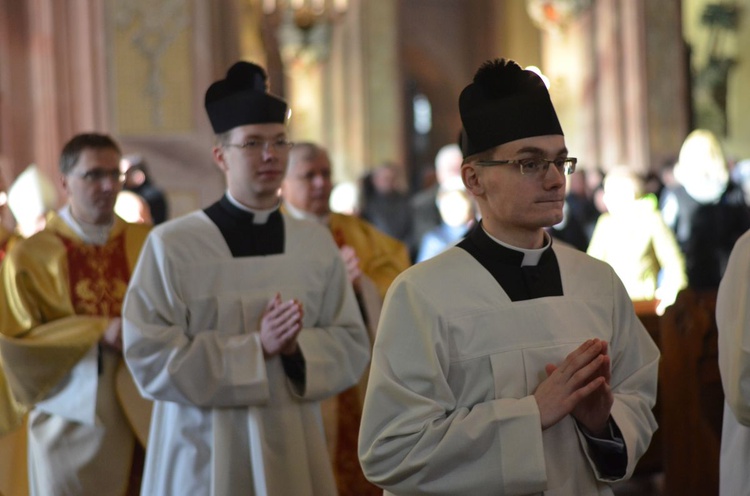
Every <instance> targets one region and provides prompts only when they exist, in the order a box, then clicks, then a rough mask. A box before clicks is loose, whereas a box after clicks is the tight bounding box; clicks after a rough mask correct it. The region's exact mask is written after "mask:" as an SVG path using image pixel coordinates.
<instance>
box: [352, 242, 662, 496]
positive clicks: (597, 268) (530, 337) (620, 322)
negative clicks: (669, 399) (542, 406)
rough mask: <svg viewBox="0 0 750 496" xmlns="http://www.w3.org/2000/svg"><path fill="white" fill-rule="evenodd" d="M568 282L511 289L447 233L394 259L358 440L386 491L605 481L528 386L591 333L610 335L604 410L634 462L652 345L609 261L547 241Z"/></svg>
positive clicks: (649, 386)
mask: <svg viewBox="0 0 750 496" xmlns="http://www.w3.org/2000/svg"><path fill="white" fill-rule="evenodd" d="M552 249H554V252H555V254H556V256H557V260H558V262H559V266H560V275H561V280H562V287H563V292H564V296H550V297H542V298H536V299H529V300H524V301H511V300H510V298H509V297H508V295H507V294H506V292H505V291H504V290H503V288H502V287H501V286H500V284H498V282H497V281H496V280H495V278H493V276H492V275H491V274H490V272H488V270H487V269H486V268H485V267H484V266H482V265H481V264H480V263H479V262H478V261H477V260H476V259H475V258H474V257H472V255H470V254H469V253H468V252H467V251H465V250H464V249H462V248H458V247H454V248H450V249H449V250H448V251H446V252H444V253H443V254H441V255H438V256H437V257H436V258H433V259H430V260H427V261H425V262H422V263H420V264H417V265H415V266H414V267H412V268H410V269H408V270H407V271H405V272H404V273H402V274H401V275H400V276H399V277H398V278H397V279H396V280H395V281H394V283H393V285H392V286H391V288H390V290H389V291H388V294H387V296H386V300H385V304H384V307H383V312H382V314H381V318H380V325H379V327H378V333H377V338H376V340H375V346H374V350H373V360H372V365H371V368H370V379H369V383H368V386H367V396H366V399H365V406H364V414H363V418H362V428H361V430H360V439H359V454H360V460H361V462H362V466H363V468H364V471H365V475H367V477H368V478H369V479H370V480H371V481H372V482H374V483H376V484H378V485H380V486H381V487H383V488H385V489H386V490H387V491H386V494H396V495H402V494H403V495H406V494H420V495H438V494H440V495H457V494H461V495H500V494H502V495H509V494H514V495H528V494H545V495H556V496H570V495H576V496H592V495H605V494H607V495H609V494H612V492H611V489H610V488H609V485H608V484H607V482H609V480H608V478H607V477H605V476H603V475H602V474H600V473H599V471H598V469H597V467H596V465H595V463H594V461H593V459H592V456H591V454H590V451H589V445H588V442H587V441H586V440H585V438H584V436H583V434H582V433H581V432H580V431H579V429H578V428H577V426H576V423H575V421H574V420H573V418H572V417H571V416H567V417H565V418H563V419H562V420H561V421H560V422H558V423H557V424H556V425H554V426H552V427H550V428H548V429H546V430H544V431H542V429H541V421H540V417H539V409H538V407H537V403H536V401H535V399H534V397H533V392H534V391H535V390H536V388H537V386H538V385H539V383H540V382H541V381H542V380H543V379H544V378H545V377H546V373H545V365H546V364H548V363H554V364H559V363H560V362H562V361H563V360H564V359H565V357H566V356H567V355H568V354H569V353H570V352H572V351H573V350H574V349H576V348H577V347H578V346H579V345H581V344H582V343H583V342H584V341H586V340H587V339H591V338H600V339H602V340H605V341H607V342H608V343H609V355H610V357H611V363H612V379H611V385H612V389H613V392H614V396H615V401H614V405H613V407H612V412H611V415H612V418H613V420H614V422H615V423H616V424H617V426H618V427H619V429H620V430H621V432H622V438H623V440H624V442H625V447H626V451H627V469H626V475H625V476H626V477H627V476H629V475H630V474H632V472H633V469H634V467H635V464H636V462H637V460H638V458H639V457H640V456H641V455H642V454H643V453H644V451H645V450H646V448H647V447H648V444H649V442H650V439H651V436H652V434H653V432H654V430H655V429H656V422H655V420H654V417H653V415H652V413H651V408H652V407H653V405H654V402H655V399H656V379H657V366H658V360H659V351H658V349H657V348H656V345H655V344H654V343H653V341H652V340H651V338H650V337H649V335H648V334H647V332H646V330H645V329H644V328H643V326H642V324H641V323H640V321H639V320H638V317H637V316H636V315H635V313H634V311H633V306H632V303H631V302H630V299H629V298H628V295H627V293H626V291H625V288H624V287H623V285H622V283H621V282H620V280H619V279H618V278H617V276H616V275H615V274H614V272H613V271H612V269H611V268H610V267H609V266H608V265H606V264H604V263H602V262H599V261H597V260H594V259H592V258H591V257H588V256H587V255H585V254H583V253H581V252H578V251H576V250H573V249H571V248H567V247H564V246H560V245H559V244H555V245H554V246H553V248H552Z"/></svg>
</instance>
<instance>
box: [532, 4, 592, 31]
mask: <svg viewBox="0 0 750 496" xmlns="http://www.w3.org/2000/svg"><path fill="white" fill-rule="evenodd" d="M591 4H592V0H526V11H527V12H528V13H529V17H531V20H532V21H534V24H536V25H537V27H539V28H540V29H543V30H545V31H551V32H558V31H560V30H562V29H564V28H565V27H566V26H567V25H568V24H569V23H570V22H571V21H573V20H574V19H576V18H577V17H578V16H579V15H581V13H583V12H584V11H585V10H586V9H588V8H589V7H590V6H591Z"/></svg>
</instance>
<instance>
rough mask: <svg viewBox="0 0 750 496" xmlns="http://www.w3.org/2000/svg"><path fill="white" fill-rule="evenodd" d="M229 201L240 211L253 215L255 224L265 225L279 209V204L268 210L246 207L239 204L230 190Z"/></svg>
mask: <svg viewBox="0 0 750 496" xmlns="http://www.w3.org/2000/svg"><path fill="white" fill-rule="evenodd" d="M227 199H228V200H229V203H231V204H232V205H234V206H235V207H237V208H239V209H240V210H242V211H244V212H249V213H251V214H253V224H265V223H266V222H268V218H269V217H270V216H271V214H272V213H274V212H275V211H277V210H278V209H279V204H278V203H277V204H276V205H275V206H274V207H273V208H269V209H267V210H259V209H255V208H250V207H246V206H245V205H243V204H242V203H240V202H238V201H237V200H236V199H235V198H234V197H233V196H232V193H230V192H229V190H227Z"/></svg>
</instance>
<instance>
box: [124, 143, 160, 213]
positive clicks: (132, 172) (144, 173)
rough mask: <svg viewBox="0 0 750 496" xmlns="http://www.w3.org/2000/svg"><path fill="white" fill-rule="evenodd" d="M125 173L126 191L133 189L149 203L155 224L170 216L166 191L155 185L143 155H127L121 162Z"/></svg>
mask: <svg viewBox="0 0 750 496" xmlns="http://www.w3.org/2000/svg"><path fill="white" fill-rule="evenodd" d="M120 167H121V169H122V171H123V172H124V173H125V184H124V186H123V189H124V190H125V191H132V192H133V193H135V194H137V195H139V196H141V197H142V198H143V199H144V200H146V203H148V210H149V213H150V216H151V219H152V222H153V224H154V225H156V224H161V223H162V222H164V221H165V220H167V219H168V218H169V205H168V203H167V198H166V196H165V195H164V192H163V191H162V190H161V189H160V188H158V187H156V185H154V183H153V181H152V180H151V176H150V174H149V169H148V165H147V164H146V159H145V158H143V156H142V155H138V154H131V155H125V156H124V157H123V158H122V161H121V163H120Z"/></svg>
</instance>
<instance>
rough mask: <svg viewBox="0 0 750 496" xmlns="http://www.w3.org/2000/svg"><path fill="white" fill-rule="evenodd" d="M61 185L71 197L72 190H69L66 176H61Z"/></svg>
mask: <svg viewBox="0 0 750 496" xmlns="http://www.w3.org/2000/svg"><path fill="white" fill-rule="evenodd" d="M60 184H61V185H62V189H63V191H65V194H66V195H68V196H70V190H69V189H68V187H69V185H68V176H67V175H65V174H60Z"/></svg>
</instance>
